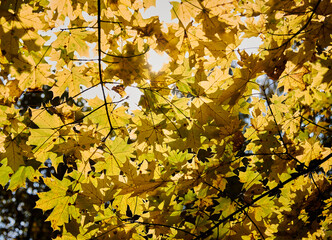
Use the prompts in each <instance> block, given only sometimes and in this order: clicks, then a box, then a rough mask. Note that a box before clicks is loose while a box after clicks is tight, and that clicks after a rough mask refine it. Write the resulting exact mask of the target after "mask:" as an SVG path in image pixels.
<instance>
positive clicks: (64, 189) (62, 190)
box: [36, 178, 79, 229]
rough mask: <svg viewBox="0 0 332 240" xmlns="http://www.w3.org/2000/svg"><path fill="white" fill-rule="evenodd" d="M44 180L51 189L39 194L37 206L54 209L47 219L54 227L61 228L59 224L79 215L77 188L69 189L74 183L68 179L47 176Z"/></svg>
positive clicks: (45, 209)
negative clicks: (76, 204) (76, 202)
mask: <svg viewBox="0 0 332 240" xmlns="http://www.w3.org/2000/svg"><path fill="white" fill-rule="evenodd" d="M44 182H45V184H47V186H48V187H49V188H50V189H51V190H50V191H48V192H42V193H39V194H38V197H39V198H40V199H39V200H38V201H37V202H36V208H40V209H42V210H43V211H44V212H45V211H47V210H51V209H53V210H52V212H51V214H50V215H49V216H48V218H47V219H46V221H50V222H51V225H52V228H53V229H59V226H62V225H64V224H65V223H68V221H69V218H76V217H78V216H79V212H78V209H77V208H76V207H75V206H74V203H75V201H76V198H77V193H76V191H77V190H76V189H72V190H69V189H68V188H69V186H71V185H72V182H71V181H70V180H68V179H63V180H62V181H60V180H58V179H56V178H52V179H50V178H46V179H45V180H44Z"/></svg>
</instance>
